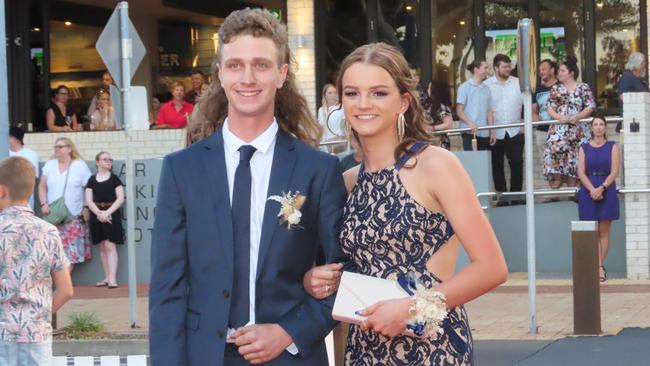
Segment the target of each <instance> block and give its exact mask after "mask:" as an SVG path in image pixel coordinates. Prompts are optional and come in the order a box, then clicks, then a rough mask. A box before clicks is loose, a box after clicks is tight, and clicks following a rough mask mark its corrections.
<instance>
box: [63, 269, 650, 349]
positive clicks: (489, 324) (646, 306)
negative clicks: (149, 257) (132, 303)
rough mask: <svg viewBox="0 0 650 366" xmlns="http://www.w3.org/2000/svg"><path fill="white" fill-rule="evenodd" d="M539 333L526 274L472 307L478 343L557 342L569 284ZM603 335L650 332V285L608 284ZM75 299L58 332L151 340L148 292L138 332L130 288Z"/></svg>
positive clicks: (546, 293) (543, 308)
mask: <svg viewBox="0 0 650 366" xmlns="http://www.w3.org/2000/svg"><path fill="white" fill-rule="evenodd" d="M537 286H538V293H537V323H538V327H539V328H538V330H539V331H538V334H537V335H532V334H530V333H529V332H528V327H529V320H528V292H527V291H528V289H527V285H526V279H525V274H523V275H522V274H513V275H511V278H510V280H509V281H508V282H507V283H506V284H505V285H503V286H501V287H499V288H497V289H495V290H494V291H492V292H491V293H489V294H487V295H484V296H482V297H480V298H479V299H476V300H474V301H472V302H471V303H469V304H467V306H466V307H467V311H468V313H469V321H470V325H471V327H472V331H473V335H474V339H475V340H514V339H517V340H553V339H559V338H563V337H566V336H571V335H572V332H573V297H572V296H573V295H572V292H571V291H572V288H571V281H570V280H539V281H538V283H537ZM601 289H602V291H601V311H602V327H603V335H613V334H617V333H618V332H620V331H621V330H622V329H623V328H626V327H642V328H643V327H650V281H647V280H645V281H637V280H609V281H607V282H606V283H605V284H604V285H602V287H601ZM75 291H76V293H75V298H74V299H73V300H71V301H70V302H69V303H68V304H66V305H65V306H64V307H63V309H62V310H60V312H59V315H58V321H59V327H62V326H65V325H66V324H67V322H68V319H69V317H70V314H71V313H72V312H78V311H92V312H95V313H96V314H97V315H98V316H99V317H100V319H102V320H103V321H104V324H105V326H106V329H107V331H109V332H118V333H127V334H132V333H135V334H137V335H141V336H143V337H144V336H146V332H147V329H148V314H147V305H148V302H147V298H146V297H145V296H146V294H147V287H146V286H140V287H139V289H138V293H139V296H141V297H139V298H138V301H137V315H138V319H137V323H136V326H137V328H134V329H132V328H131V327H130V324H129V299H128V289H127V287H126V286H121V287H120V288H119V289H116V290H108V289H105V288H99V289H97V288H94V287H89V286H78V287H75Z"/></svg>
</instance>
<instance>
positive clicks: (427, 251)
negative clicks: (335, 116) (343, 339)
mask: <svg viewBox="0 0 650 366" xmlns="http://www.w3.org/2000/svg"><path fill="white" fill-rule="evenodd" d="M337 90H338V91H339V93H340V97H341V98H340V100H341V102H342V106H343V110H344V112H345V116H346V120H347V123H348V125H349V128H351V130H349V136H350V137H351V138H354V139H357V141H358V142H359V145H360V147H361V150H362V151H363V161H362V163H361V164H360V165H359V166H356V167H354V168H352V169H350V170H348V171H347V172H345V173H344V178H345V182H346V186H347V189H348V192H349V196H348V200H347V203H346V206H345V209H344V212H343V219H342V220H343V223H342V228H341V232H340V240H341V247H342V249H343V251H344V252H345V253H346V254H347V255H348V256H349V258H350V260H351V262H352V264H354V267H355V269H356V271H357V272H358V273H361V274H364V275H369V276H374V277H379V278H385V279H390V280H397V281H399V282H400V283H401V284H402V283H403V281H402V280H403V279H404V278H408V279H409V280H412V282H415V283H416V284H417V287H418V290H417V291H415V294H416V295H415V296H413V297H404V298H400V299H394V300H389V301H383V302H379V303H377V304H374V305H371V306H370V307H368V308H366V309H364V310H363V311H362V312H361V315H363V316H365V317H366V318H365V321H364V323H363V324H362V325H360V326H359V325H351V326H350V332H349V335H348V339H347V347H346V352H345V364H346V365H354V366H371V365H372V366H374V365H418V366H426V365H441V366H443V365H444V366H456V365H472V364H473V346H472V336H471V331H470V327H469V323H468V319H467V313H466V312H465V309H464V307H463V304H464V303H466V302H468V301H470V300H472V299H474V298H476V297H478V296H480V295H482V294H484V293H486V292H488V291H490V290H491V289H492V288H494V287H496V286H498V285H499V284H501V283H502V282H504V281H505V280H506V277H507V268H506V263H505V259H504V257H503V253H502V252H501V249H500V247H499V243H498V241H497V238H496V236H495V235H494V232H493V230H492V228H491V226H490V223H489V222H488V220H487V218H486V216H485V214H484V213H483V211H482V210H481V207H480V205H479V202H478V200H477V199H476V192H475V190H474V187H473V186H472V183H471V181H470V179H469V176H468V175H467V172H466V171H465V170H464V168H463V166H462V165H461V164H460V162H459V161H458V159H457V158H456V157H455V156H454V155H453V154H452V153H451V152H449V151H447V150H445V149H443V148H440V147H436V146H432V145H431V144H430V142H431V137H430V134H428V133H427V131H428V124H429V123H430V121H429V117H428V116H427V111H426V110H424V109H423V107H422V106H421V104H420V102H419V100H418V98H417V91H416V82H415V80H414V79H413V78H412V77H411V75H410V73H409V67H408V63H407V62H406V60H405V59H404V56H403V55H402V54H401V53H400V51H399V50H397V49H396V48H394V47H392V46H389V45H387V44H384V43H374V44H369V45H365V46H361V47H359V48H357V49H356V50H355V51H353V52H352V53H351V54H350V55H348V56H347V57H346V58H345V60H343V62H342V63H341V70H340V74H339V79H338V81H337ZM460 245H462V246H463V248H464V250H465V251H466V252H467V253H468V256H469V258H470V260H471V263H470V264H469V265H467V266H465V267H464V268H462V269H461V270H460V271H459V272H455V268H456V259H457V254H458V250H459V246H460ZM339 269H340V266H339V265H337V264H330V265H326V266H322V267H317V268H316V269H312V270H311V271H310V272H308V273H307V275H306V277H305V287H306V288H307V290H308V291H309V292H310V293H311V294H312V295H313V296H315V297H318V298H322V297H326V296H330V295H332V294H333V293H334V292H335V291H336V289H337V286H338V273H337V272H338V270H339ZM409 280H407V281H409ZM421 290H422V291H421ZM430 296H431V297H430ZM433 298H436V299H437V300H440V302H436V301H437V300H433ZM423 300H424V302H425V303H426V304H427V305H428V304H434V303H435V306H434V307H438V306H440V307H444V308H446V309H447V310H448V313H447V316H446V317H445V318H444V320H443V321H442V322H441V323H435V322H433V321H432V322H429V321H427V322H425V323H422V322H418V321H417V318H419V317H424V318H426V319H432V318H433V317H430V315H431V314H430V313H428V311H426V310H424V309H423V308H421V307H420V304H422V301H423ZM429 301H431V302H429ZM441 303H442V304H441ZM433 323H435V324H440V328H442V330H443V332H442V333H441V334H439V333H434V332H428V331H427V328H428V326H429V325H430V324H431V325H433ZM418 324H419V325H423V324H425V325H423V327H424V334H420V336H415V335H414V334H413V333H409V332H408V331H407V327H408V329H409V330H412V331H414V332H415V333H416V334H417V333H418V332H419V331H421V330H422V329H419V330H418V327H417V325H418ZM414 326H415V327H414ZM414 328H415V329H414ZM428 329H429V330H430V329H431V328H428Z"/></svg>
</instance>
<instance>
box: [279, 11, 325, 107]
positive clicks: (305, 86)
mask: <svg viewBox="0 0 650 366" xmlns="http://www.w3.org/2000/svg"><path fill="white" fill-rule="evenodd" d="M287 28H288V29H289V48H291V52H292V54H293V58H294V60H295V62H296V64H295V65H292V66H294V69H293V70H294V71H295V73H296V82H297V83H298V87H299V88H300V89H301V92H302V93H303V95H304V96H305V98H307V103H308V104H309V108H310V109H311V111H312V113H313V115H314V116H315V115H316V96H317V95H319V94H320V92H317V91H316V57H315V55H316V48H315V47H316V46H315V42H314V1H313V0H287ZM299 46H301V47H299Z"/></svg>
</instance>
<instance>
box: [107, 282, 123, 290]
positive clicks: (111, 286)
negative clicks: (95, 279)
mask: <svg viewBox="0 0 650 366" xmlns="http://www.w3.org/2000/svg"><path fill="white" fill-rule="evenodd" d="M107 286H108V288H109V289H114V288H118V287H120V285H118V284H117V282H111V283H109V284H108V285H107Z"/></svg>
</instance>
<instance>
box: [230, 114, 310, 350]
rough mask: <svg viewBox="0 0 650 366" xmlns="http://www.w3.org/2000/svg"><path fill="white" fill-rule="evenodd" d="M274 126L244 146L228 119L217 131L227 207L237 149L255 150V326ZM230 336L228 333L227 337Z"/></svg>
mask: <svg viewBox="0 0 650 366" xmlns="http://www.w3.org/2000/svg"><path fill="white" fill-rule="evenodd" d="M278 129H279V127H278V123H277V122H276V120H275V118H273V122H272V123H271V125H270V126H269V128H267V129H266V131H264V132H263V133H262V134H261V135H259V136H257V137H256V138H255V140H253V141H251V142H248V143H247V142H245V141H244V140H242V139H240V138H239V137H237V136H235V134H233V133H232V132H231V131H230V128H229V126H228V118H226V120H225V121H224V123H223V128H222V129H221V131H222V133H223V143H224V152H225V155H226V173H227V174H228V191H229V194H230V204H231V205H232V192H233V186H234V183H235V171H236V170H237V166H238V165H239V148H240V147H242V146H243V145H251V146H253V147H254V148H255V149H256V150H255V152H254V153H253V156H252V157H251V161H250V165H251V179H252V182H251V183H252V187H251V227H250V235H251V242H250V244H251V249H250V250H251V252H250V253H251V254H250V273H249V277H248V290H249V292H248V296H249V310H248V316H249V317H248V324H247V325H251V324H255V282H256V281H255V280H256V278H257V260H258V256H259V252H260V239H261V237H262V222H263V221H264V208H265V207H266V200H267V195H268V190H269V181H270V179H271V166H272V165H273V154H274V152H275V141H276V137H277V134H278ZM233 332H234V329H229V330H228V334H229V335H230V334H231V333H233ZM287 351H288V352H289V353H291V354H293V355H296V354H297V353H298V348H297V347H296V345H295V343H291V344H290V345H289V347H287Z"/></svg>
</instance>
